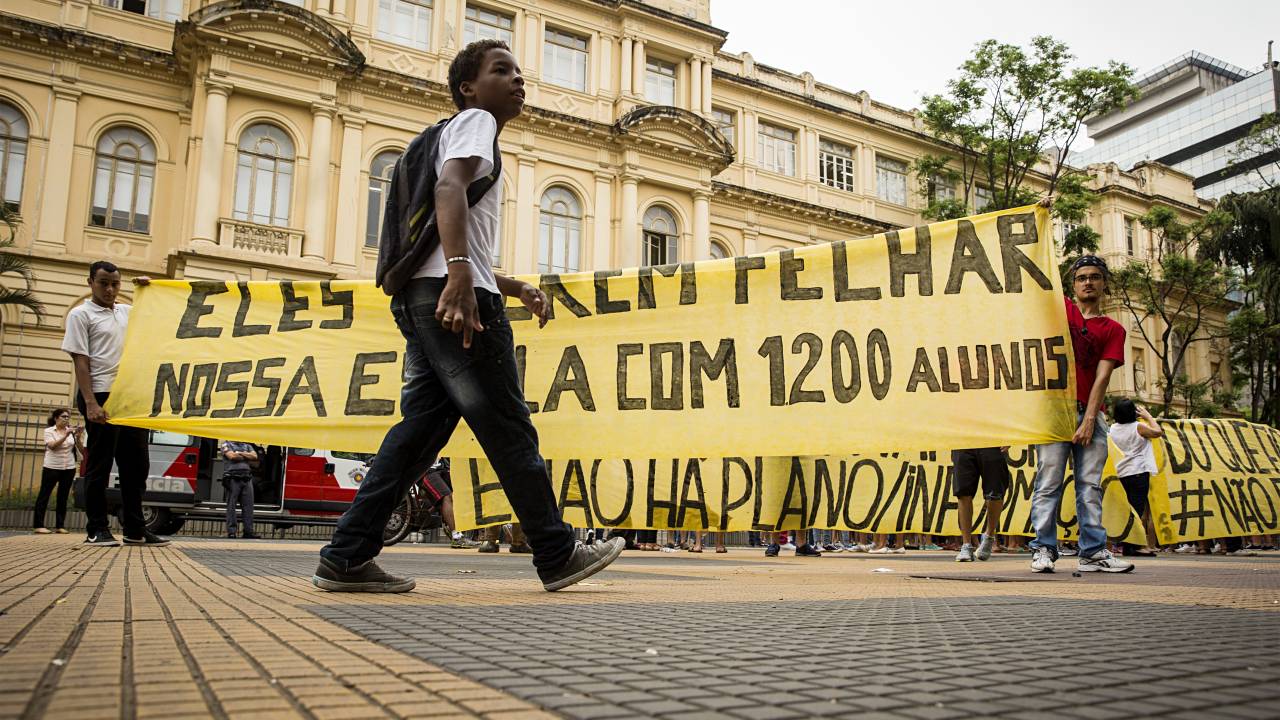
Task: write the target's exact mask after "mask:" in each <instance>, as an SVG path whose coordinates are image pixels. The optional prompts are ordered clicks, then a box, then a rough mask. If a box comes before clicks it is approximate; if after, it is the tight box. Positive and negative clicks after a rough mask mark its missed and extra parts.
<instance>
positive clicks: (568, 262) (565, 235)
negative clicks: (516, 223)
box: [538, 185, 582, 273]
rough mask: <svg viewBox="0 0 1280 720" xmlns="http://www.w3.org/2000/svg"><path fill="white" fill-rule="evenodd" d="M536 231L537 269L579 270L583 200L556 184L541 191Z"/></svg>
mask: <svg viewBox="0 0 1280 720" xmlns="http://www.w3.org/2000/svg"><path fill="white" fill-rule="evenodd" d="M538 231H539V242H538V272H544V273H571V272H578V269H579V267H578V266H579V263H580V261H579V258H580V256H581V254H582V203H580V202H578V197H577V196H576V195H574V194H573V192H571V191H570V190H569V189H568V188H565V187H562V186H559V185H557V186H555V187H550V188H547V191H546V192H545V193H543V194H542V213H541V218H540V219H539V221H538Z"/></svg>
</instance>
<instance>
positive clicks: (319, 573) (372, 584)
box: [311, 557, 417, 593]
mask: <svg viewBox="0 0 1280 720" xmlns="http://www.w3.org/2000/svg"><path fill="white" fill-rule="evenodd" d="M311 584H312V585H315V586H316V587H318V588H320V589H321V590H328V591H329V592H376V593H402V592H409V591H410V590H412V589H413V588H414V586H416V585H417V583H416V582H414V580H413V578H405V577H400V576H398V575H392V574H391V573H389V572H386V571H385V570H383V569H382V568H380V567H378V563H376V562H374V561H372V560H368V561H365V562H363V563H361V564H359V565H357V566H355V567H353V568H351V569H350V570H347V571H345V572H343V571H342V570H339V569H338V566H337V565H335V564H334V563H332V562H330V561H329V560H327V559H325V558H323V557H322V558H320V566H319V567H317V568H316V574H315V575H313V576H312V577H311Z"/></svg>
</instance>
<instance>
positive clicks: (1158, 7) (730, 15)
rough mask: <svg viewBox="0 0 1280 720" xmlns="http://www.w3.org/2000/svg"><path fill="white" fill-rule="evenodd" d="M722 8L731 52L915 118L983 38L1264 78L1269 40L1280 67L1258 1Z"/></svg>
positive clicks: (733, 3)
mask: <svg viewBox="0 0 1280 720" xmlns="http://www.w3.org/2000/svg"><path fill="white" fill-rule="evenodd" d="M1035 7H1037V6H1036V4H1033V3H1027V2H1009V1H1007V0H982V1H981V2H979V1H978V0H967V1H961V2H956V1H955V0H952V1H951V2H937V1H935V0H891V1H890V2H865V1H863V0H857V1H850V0H842V1H839V2H836V1H833V0H789V1H787V2H782V3H780V2H778V0H712V3H711V22H712V24H714V25H715V26H716V27H718V28H721V29H723V30H727V31H728V32H729V39H728V41H727V42H726V43H725V46H724V49H725V50H727V51H729V52H734V53H737V52H742V51H743V50H746V51H749V52H750V53H751V56H752V57H753V58H755V59H756V61H757V62H762V63H764V64H766V65H771V66H774V67H778V68H782V69H785V70H789V71H792V72H796V73H799V72H802V71H804V70H808V71H809V72H811V73H813V76H814V78H815V79H817V80H818V81H819V82H824V83H827V84H830V85H835V86H836V87H839V88H843V89H845V90H850V91H853V92H857V91H859V90H866V91H867V92H869V93H871V97H872V98H873V99H875V100H878V101H880V102H886V103H889V104H890V105H896V106H898V107H901V108H906V109H910V108H913V107H917V106H918V105H919V100H920V96H921V95H924V94H929V93H937V92H941V91H943V90H945V89H946V82H947V80H949V79H950V78H952V77H954V76H955V74H956V67H957V66H959V65H960V63H961V62H963V61H964V59H965V58H967V57H968V56H969V54H970V52H971V51H972V49H973V46H974V45H975V44H976V43H978V42H979V41H981V40H985V39H987V38H996V39H997V40H1000V41H1001V42H1010V43H1018V44H1022V45H1025V44H1027V43H1028V42H1029V41H1030V39H1031V37H1032V36H1034V35H1040V34H1047V35H1052V36H1053V37H1055V38H1057V39H1059V40H1062V41H1064V42H1066V43H1067V45H1068V46H1069V47H1070V48H1071V50H1072V51H1073V52H1074V54H1075V55H1076V57H1077V63H1079V64H1083V65H1101V64H1104V63H1106V62H1107V61H1108V60H1118V61H1121V62H1126V63H1128V64H1129V65H1131V66H1133V67H1134V69H1135V70H1137V74H1138V75H1141V74H1143V73H1144V72H1146V71H1148V70H1151V69H1153V68H1155V67H1157V66H1159V65H1161V64H1163V63H1164V62H1166V61H1168V60H1171V59H1173V58H1174V57H1176V56H1178V55H1181V54H1182V53H1185V52H1187V51H1188V50H1199V51H1201V52H1203V53H1207V54H1209V55H1212V56H1214V57H1217V58H1219V59H1221V60H1224V61H1226V62H1228V63H1231V64H1233V65H1237V66H1239V67H1243V68H1247V69H1257V68H1261V67H1262V64H1263V63H1264V62H1265V61H1266V58H1267V41H1268V40H1276V41H1277V43H1276V51H1275V54H1276V59H1280V2H1262V1H1259V0H1253V1H1249V0H1215V1H1214V2H1209V3H1207V2H1203V1H1202V0H1201V1H1197V2H1187V1H1186V0H1164V2H1153V1H1151V0H1107V1H1106V2H1100V1H1099V0H1077V1H1076V2H1073V3H1070V6H1069V9H1068V4H1067V3H1062V2H1058V3H1044V4H1042V5H1040V6H1039V7H1042V8H1044V10H1042V11H1040V10H1034V9H1033V8H1035Z"/></svg>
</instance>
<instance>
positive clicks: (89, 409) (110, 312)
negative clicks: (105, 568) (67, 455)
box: [62, 260, 169, 547]
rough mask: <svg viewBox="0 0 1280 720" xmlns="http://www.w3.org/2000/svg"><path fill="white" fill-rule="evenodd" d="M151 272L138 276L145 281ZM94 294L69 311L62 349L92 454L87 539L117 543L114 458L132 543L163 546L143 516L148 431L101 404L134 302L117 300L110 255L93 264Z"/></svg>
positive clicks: (87, 488) (87, 479)
mask: <svg viewBox="0 0 1280 720" xmlns="http://www.w3.org/2000/svg"><path fill="white" fill-rule="evenodd" d="M149 282H150V280H149V279H148V278H142V277H140V278H138V279H136V280H134V283H136V284H137V285H146V284H147V283H149ZM89 290H90V292H91V294H92V296H91V297H90V298H89V299H88V300H85V301H84V302H83V303H82V304H80V305H79V306H77V307H75V308H72V310H71V312H70V313H69V314H68V315H67V326H66V334H65V335H63V338H62V349H63V350H65V351H66V352H67V353H68V354H70V355H71V361H72V363H73V364H74V365H75V373H76V406H77V407H78V408H79V409H80V414H81V415H83V416H84V418H85V420H87V421H88V430H89V433H88V434H89V450H88V452H89V457H88V458H87V459H86V465H85V472H84V490H85V514H86V515H87V516H88V518H87V520H86V523H85V532H86V533H87V534H88V537H87V538H85V541H84V544H85V545H100V546H105V547H114V546H118V545H119V544H120V541H118V540H116V539H115V536H113V535H112V534H111V526H110V524H109V521H108V519H107V482H108V481H109V480H110V478H111V464H112V463H113V462H114V463H115V465H116V467H117V468H118V470H119V475H120V503H121V522H122V524H123V525H124V541H125V543H126V544H128V545H150V546H152V547H160V546H164V545H168V544H169V541H168V540H166V539H164V538H162V537H160V536H158V535H156V534H154V533H152V532H151V531H149V530H147V526H146V521H145V520H143V517H142V493H143V491H144V490H146V487H147V473H148V472H150V470H151V463H150V461H149V460H148V459H147V437H148V436H147V431H146V430H143V429H142V428H132V427H123V426H119V425H109V424H107V422H108V420H109V418H108V417H107V413H106V411H105V410H103V409H102V406H103V405H106V404H107V398H108V397H110V394H111V383H113V382H115V379H116V371H117V370H118V369H119V367H120V355H121V354H122V353H123V352H124V336H125V330H126V329H127V328H128V326H129V310H130V308H131V306H129V305H124V304H122V303H117V302H116V295H117V294H119V292H120V269H119V268H117V267H116V266H115V265H114V264H112V263H110V262H107V261H106V260H99V261H97V262H95V263H94V264H92V265H90V266H89Z"/></svg>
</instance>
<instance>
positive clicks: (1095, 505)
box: [1030, 413, 1107, 560]
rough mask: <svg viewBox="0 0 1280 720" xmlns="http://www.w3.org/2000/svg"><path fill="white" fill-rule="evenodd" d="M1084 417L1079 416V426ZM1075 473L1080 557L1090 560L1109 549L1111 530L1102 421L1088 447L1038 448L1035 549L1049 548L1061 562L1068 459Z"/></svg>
mask: <svg viewBox="0 0 1280 720" xmlns="http://www.w3.org/2000/svg"><path fill="white" fill-rule="evenodd" d="M1081 417H1082V414H1080V413H1077V414H1076V427H1079V426H1080V420H1081ZM1068 458H1070V460H1071V468H1072V470H1073V471H1074V472H1075V484H1076V520H1077V522H1078V525H1079V529H1080V557H1089V556H1091V555H1093V554H1094V553H1096V552H1098V551H1099V550H1104V549H1106V547H1107V531H1106V528H1104V527H1102V469H1103V467H1104V466H1105V465H1106V464H1107V424H1106V423H1105V422H1103V421H1102V418H1101V417H1099V418H1098V422H1097V424H1095V425H1094V427H1093V440H1092V442H1090V443H1089V445H1088V447H1082V446H1080V445H1076V444H1074V443H1070V442H1056V443H1047V444H1044V445H1037V446H1036V479H1035V492H1033V493H1032V495H1031V526H1032V527H1033V528H1034V529H1035V531H1036V537H1035V539H1034V540H1032V541H1031V543H1030V546H1031V549H1032V550H1035V549H1036V548H1042V547H1045V548H1049V552H1050V553H1051V554H1052V555H1053V559H1054V560H1057V559H1058V506H1060V505H1061V504H1062V490H1063V489H1064V488H1065V487H1066V474H1067V460H1068Z"/></svg>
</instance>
